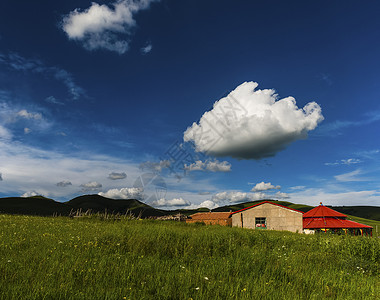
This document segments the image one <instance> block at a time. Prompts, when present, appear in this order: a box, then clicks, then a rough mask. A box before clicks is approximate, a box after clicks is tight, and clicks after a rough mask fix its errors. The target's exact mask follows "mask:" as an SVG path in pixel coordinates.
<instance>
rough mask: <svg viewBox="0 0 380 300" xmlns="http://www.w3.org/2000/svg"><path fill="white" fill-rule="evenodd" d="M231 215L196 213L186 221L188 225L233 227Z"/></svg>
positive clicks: (223, 213)
mask: <svg viewBox="0 0 380 300" xmlns="http://www.w3.org/2000/svg"><path fill="white" fill-rule="evenodd" d="M230 214H231V213H229V212H206V213H196V214H193V215H191V216H189V218H188V219H186V223H197V222H200V223H205V224H206V225H222V226H231V218H229V216H230Z"/></svg>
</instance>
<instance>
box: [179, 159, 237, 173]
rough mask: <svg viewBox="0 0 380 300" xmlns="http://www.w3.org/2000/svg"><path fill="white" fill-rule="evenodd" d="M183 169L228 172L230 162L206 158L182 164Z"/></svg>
mask: <svg viewBox="0 0 380 300" xmlns="http://www.w3.org/2000/svg"><path fill="white" fill-rule="evenodd" d="M184 170H186V171H189V172H192V171H211V172H230V171H231V164H230V163H229V162H227V161H218V160H216V159H215V160H212V161H210V160H207V161H205V162H203V161H201V160H197V161H196V162H195V163H192V164H189V165H186V164H185V165H184Z"/></svg>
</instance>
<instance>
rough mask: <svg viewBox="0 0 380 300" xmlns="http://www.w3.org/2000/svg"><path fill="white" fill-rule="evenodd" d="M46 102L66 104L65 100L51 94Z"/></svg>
mask: <svg viewBox="0 0 380 300" xmlns="http://www.w3.org/2000/svg"><path fill="white" fill-rule="evenodd" d="M45 101H46V102H48V103H52V104H58V105H64V103H63V102H61V101H59V100H58V99H57V98H55V97H54V96H49V97H47V98H46V99H45Z"/></svg>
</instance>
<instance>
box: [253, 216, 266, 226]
mask: <svg viewBox="0 0 380 300" xmlns="http://www.w3.org/2000/svg"><path fill="white" fill-rule="evenodd" d="M255 227H256V228H258V229H265V228H267V218H255Z"/></svg>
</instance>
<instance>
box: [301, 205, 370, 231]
mask: <svg viewBox="0 0 380 300" xmlns="http://www.w3.org/2000/svg"><path fill="white" fill-rule="evenodd" d="M346 218H347V216H346V215H344V214H341V213H340V212H337V211H335V210H333V209H331V208H328V207H326V206H323V205H322V203H321V205H319V206H317V207H314V208H313V209H311V210H309V211H308V212H306V213H304V214H303V228H306V229H317V228H372V227H371V226H368V225H364V224H360V223H357V222H354V221H349V220H346Z"/></svg>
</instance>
